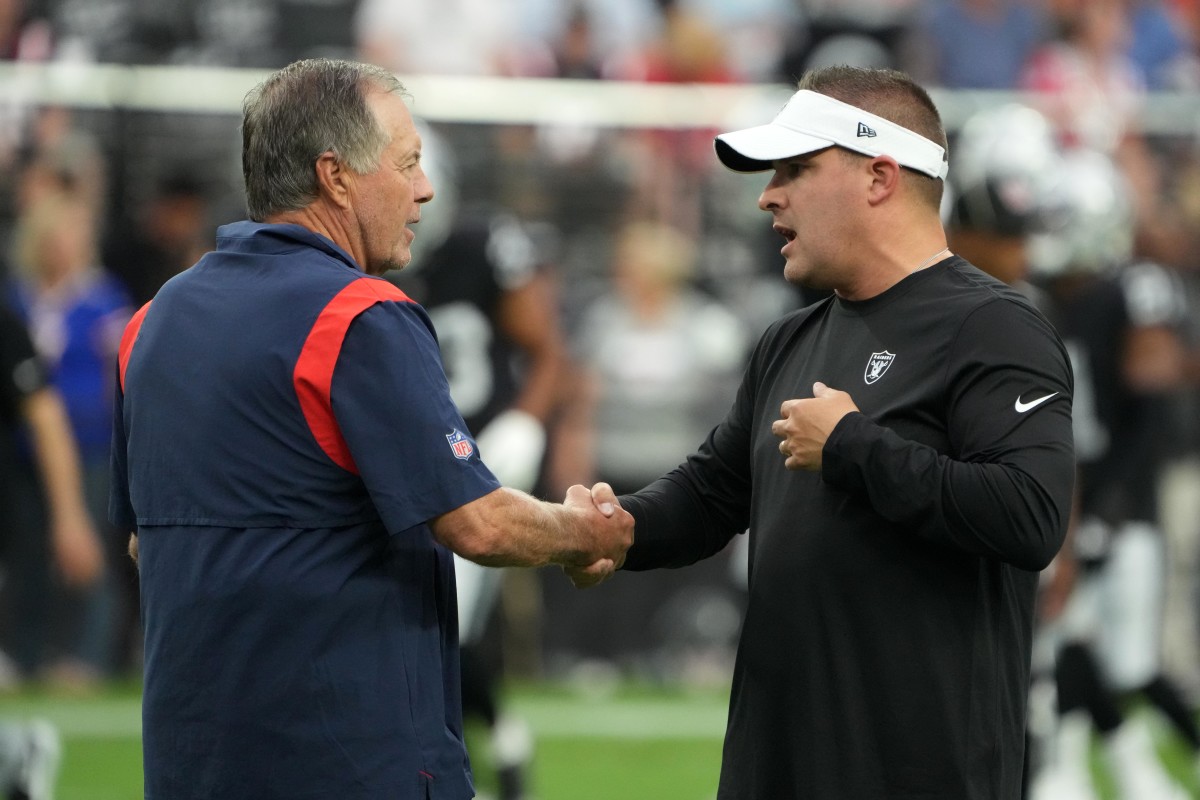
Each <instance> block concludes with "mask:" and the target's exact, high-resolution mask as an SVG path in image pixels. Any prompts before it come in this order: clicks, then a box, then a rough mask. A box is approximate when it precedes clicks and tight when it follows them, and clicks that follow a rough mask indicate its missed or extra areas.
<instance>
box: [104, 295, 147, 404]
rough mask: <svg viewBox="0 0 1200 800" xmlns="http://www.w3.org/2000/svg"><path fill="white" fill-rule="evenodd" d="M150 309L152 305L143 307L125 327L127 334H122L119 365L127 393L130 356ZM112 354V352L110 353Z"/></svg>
mask: <svg viewBox="0 0 1200 800" xmlns="http://www.w3.org/2000/svg"><path fill="white" fill-rule="evenodd" d="M149 308H150V303H146V305H144V306H142V307H141V308H139V309H138V310H137V313H136V314H134V315H133V316H132V317H130V319H129V323H128V324H126V326H125V332H124V333H122V334H121V347H120V348H119V349H118V350H117V365H118V368H119V369H120V373H119V375H120V381H121V391H122V392H124V391H125V370H127V369H129V356H130V354H131V353H133V343H134V342H136V341H137V337H138V332H139V331H141V329H142V320H144V319H145V318H146V311H147V310H148V309H149ZM110 352H111V351H110Z"/></svg>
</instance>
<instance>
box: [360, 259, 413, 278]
mask: <svg viewBox="0 0 1200 800" xmlns="http://www.w3.org/2000/svg"><path fill="white" fill-rule="evenodd" d="M410 261H412V256H411V255H406V256H404V257H403V258H389V259H386V260H384V261H382V262H380V263H379V264H377V265H375V267H374V268H373V269H369V270H367V274H368V275H374V276H375V277H376V278H380V277H383V276H384V275H386V274H387V273H389V272H392V271H393V270H402V269H404V268H405V267H407V266H408V264H409V262H410Z"/></svg>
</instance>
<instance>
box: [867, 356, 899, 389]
mask: <svg viewBox="0 0 1200 800" xmlns="http://www.w3.org/2000/svg"><path fill="white" fill-rule="evenodd" d="M895 360H896V356H895V355H894V354H892V353H889V352H888V351H887V350H884V351H883V352H882V353H871V357H870V358H869V359H867V369H866V371H865V372H864V373H863V380H864V381H866V382H867V383H874V382H875V381H877V380H879V379H880V378H882V377H883V373H885V372H887V371H888V367H890V366H891V365H892V362H893V361H895Z"/></svg>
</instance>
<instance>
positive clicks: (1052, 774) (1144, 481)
mask: <svg viewBox="0 0 1200 800" xmlns="http://www.w3.org/2000/svg"><path fill="white" fill-rule="evenodd" d="M1051 196H1052V197H1053V198H1055V200H1054V204H1055V209H1054V212H1053V213H1054V216H1053V217H1052V218H1051V228H1050V230H1048V231H1047V232H1046V233H1044V234H1041V235H1039V236H1038V237H1036V239H1035V242H1034V245H1035V246H1034V249H1033V251H1032V261H1031V265H1032V267H1033V269H1034V274H1035V279H1036V280H1037V282H1038V283H1039V285H1041V286H1042V287H1043V288H1044V290H1045V291H1046V294H1047V297H1048V298H1049V301H1050V304H1051V306H1052V310H1051V311H1050V315H1051V319H1052V320H1054V322H1055V324H1056V326H1057V327H1058V329H1059V332H1060V334H1061V336H1062V337H1063V340H1064V342H1065V343H1066V346H1067V349H1068V352H1069V353H1070V356H1071V362H1072V368H1073V370H1074V373H1075V397H1074V402H1073V409H1072V411H1073V419H1074V437H1075V452H1076V457H1077V459H1078V462H1079V481H1078V484H1077V494H1078V498H1077V504H1076V505H1077V508H1076V513H1075V519H1074V523H1073V529H1074V530H1073V548H1072V550H1073V554H1074V557H1075V559H1076V561H1077V564H1078V575H1077V578H1076V581H1075V587H1074V589H1073V591H1072V593H1071V596H1070V598H1069V600H1068V601H1067V603H1066V607H1065V609H1064V611H1063V614H1062V615H1061V617H1060V618H1058V619H1057V620H1055V621H1054V622H1053V623H1051V627H1050V628H1049V630H1048V631H1046V632H1045V633H1046V634H1047V635H1048V637H1049V641H1050V642H1052V643H1053V652H1054V659H1055V660H1054V663H1055V684H1056V696H1057V717H1056V718H1055V719H1054V722H1053V724H1052V732H1051V736H1050V748H1049V752H1048V758H1047V759H1046V760H1045V762H1044V764H1043V766H1042V769H1041V770H1039V772H1038V774H1037V775H1036V776H1035V778H1034V780H1033V783H1032V786H1031V790H1030V792H1031V797H1032V798H1034V800H1084V799H1085V798H1089V799H1090V798H1094V797H1096V796H1097V794H1096V789H1095V787H1094V786H1093V785H1092V780H1091V773H1090V768H1089V760H1088V756H1089V753H1090V748H1091V743H1092V739H1093V732H1095V733H1096V734H1098V735H1099V739H1100V741H1101V742H1102V743H1103V745H1104V751H1105V753H1106V755H1107V757H1108V762H1109V764H1110V767H1111V770H1112V773H1113V777H1114V779H1115V781H1116V784H1117V786H1118V788H1119V790H1120V792H1121V796H1122V797H1124V798H1128V800H1143V799H1144V798H1145V799H1149V798H1155V799H1157V798H1162V799H1163V800H1174V799H1175V798H1186V797H1189V796H1190V795H1189V794H1188V793H1187V792H1185V791H1184V789H1183V787H1182V786H1179V785H1178V784H1176V783H1175V782H1174V781H1173V780H1172V779H1171V778H1170V777H1168V775H1167V774H1166V772H1165V770H1164V769H1163V766H1162V763H1161V761H1160V760H1159V759H1158V758H1157V755H1156V750H1155V745H1154V741H1153V739H1152V736H1151V731H1150V729H1149V728H1147V720H1146V718H1145V715H1144V714H1142V713H1139V712H1138V711H1137V710H1136V709H1134V708H1133V704H1134V701H1143V702H1144V703H1145V704H1148V705H1149V706H1150V707H1152V708H1153V709H1155V710H1157V711H1158V712H1160V713H1161V714H1162V715H1163V716H1164V717H1165V718H1166V719H1167V720H1169V721H1170V722H1171V723H1172V725H1173V727H1174V729H1175V731H1176V732H1177V733H1178V734H1179V736H1180V737H1181V738H1182V739H1183V740H1184V741H1186V742H1187V744H1188V746H1190V748H1191V749H1192V752H1193V753H1196V752H1200V733H1198V732H1197V726H1196V721H1195V717H1194V712H1193V710H1192V709H1191V708H1189V707H1188V705H1187V704H1186V702H1185V701H1184V699H1183V696H1182V693H1181V692H1180V691H1179V689H1178V688H1177V687H1176V685H1175V683H1174V682H1173V681H1172V680H1171V679H1170V678H1168V677H1167V676H1166V675H1165V674H1164V673H1163V670H1162V664H1161V647H1162V642H1161V632H1162V621H1163V602H1164V589H1165V579H1166V549H1165V536H1164V533H1163V531H1162V528H1161V526H1160V524H1159V519H1158V514H1159V502H1158V486H1159V477H1160V474H1161V468H1162V460H1163V456H1164V455H1165V448H1164V445H1165V444H1166V442H1167V441H1168V439H1169V436H1170V432H1169V431H1170V428H1169V425H1164V420H1166V419H1168V418H1169V405H1168V403H1169V400H1170V395H1171V393H1172V392H1173V391H1175V390H1177V389H1179V388H1181V387H1182V385H1183V381H1184V379H1185V371H1184V364H1185V349H1184V346H1183V343H1182V340H1181V338H1180V335H1179V333H1180V325H1181V323H1182V322H1183V321H1184V319H1185V318H1186V314H1187V309H1186V307H1185V305H1184V303H1183V300H1182V298H1183V293H1182V291H1181V289H1180V287H1179V286H1178V285H1177V280H1178V279H1177V278H1176V276H1174V275H1173V274H1172V273H1171V272H1170V271H1169V270H1167V269H1166V268H1164V267H1162V266H1160V265H1158V264H1155V263H1151V262H1146V261H1137V260H1136V259H1135V258H1134V255H1133V233H1134V212H1133V210H1132V207H1131V205H1130V201H1129V197H1130V192H1129V190H1128V188H1127V186H1126V184H1125V182H1124V180H1123V178H1122V177H1121V173H1120V172H1119V171H1118V169H1117V168H1116V166H1115V165H1114V164H1113V162H1112V161H1111V160H1110V159H1109V158H1108V157H1107V156H1104V155H1102V154H1100V153H1095V152H1090V151H1071V152H1068V153H1066V154H1065V155H1064V156H1063V160H1062V162H1061V164H1060V167H1059V169H1058V170H1057V173H1056V180H1055V182H1054V186H1053V187H1052V189H1051ZM1035 694H1036V693H1035Z"/></svg>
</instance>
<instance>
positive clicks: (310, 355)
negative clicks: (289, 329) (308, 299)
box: [292, 278, 412, 475]
mask: <svg viewBox="0 0 1200 800" xmlns="http://www.w3.org/2000/svg"><path fill="white" fill-rule="evenodd" d="M385 300H392V301H396V302H412V301H411V300H410V299H409V297H408V295H406V294H404V292H402V291H400V290H399V289H397V288H396V287H395V286H393V285H392V284H390V283H388V282H387V281H381V280H376V279H373V278H359V279H358V280H356V281H354V282H353V283H349V284H347V285H346V287H345V288H344V289H342V290H341V291H340V292H338V293H337V294H336V295H334V297H333V299H332V300H330V301H329V303H328V304H327V305H326V306H325V308H324V309H322V310H321V313H320V314H319V315H318V316H317V320H316V322H314V323H313V326H312V329H311V330H310V331H309V332H308V338H307V339H305V340H304V347H303V348H302V349H301V350H300V358H299V359H297V360H296V368H295V370H294V371H293V372H292V384H293V385H294V386H295V388H296V396H297V398H299V400H300V410H301V411H303V412H304V420H305V422H307V423H308V428H309V430H310V431H312V435H313V438H315V439H316V440H317V444H318V445H320V447H321V450H323V451H324V452H325V455H327V456H329V458H330V460H331V461H333V463H335V464H337V465H338V466H339V467H341V468H342V469H345V470H347V471H348V472H353V473H354V474H356V475H357V474H358V467H357V466H356V465H355V463H354V458H353V457H351V455H350V448H349V447H347V446H346V440H345V439H344V438H343V437H342V431H341V428H339V427H338V424H337V419H336V418H334V416H333V406H332V403H331V401H330V392H331V390H332V387H333V369H334V367H336V366H337V359H338V355H339V354H340V353H341V351H342V342H343V341H344V340H345V338H346V331H347V330H349V329H350V323H352V322H354V319H355V318H356V317H357V316H358V315H359V314H361V313H362V312H364V311H366V310H367V309H368V308H370V307H371V306H373V305H375V304H376V303H381V302H383V301H385Z"/></svg>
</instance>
